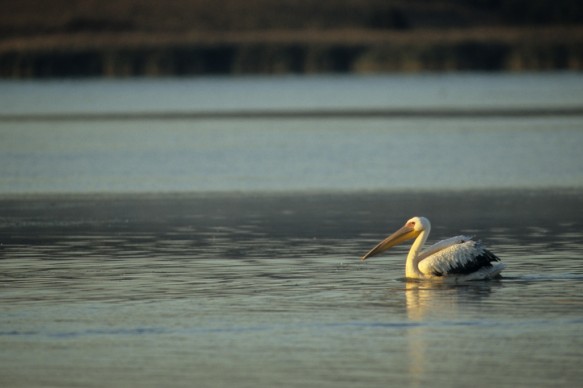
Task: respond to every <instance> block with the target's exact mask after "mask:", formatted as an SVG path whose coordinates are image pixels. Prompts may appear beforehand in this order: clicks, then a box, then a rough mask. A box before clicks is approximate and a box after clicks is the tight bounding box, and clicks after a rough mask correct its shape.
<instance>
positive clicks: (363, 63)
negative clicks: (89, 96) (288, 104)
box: [0, 0, 583, 78]
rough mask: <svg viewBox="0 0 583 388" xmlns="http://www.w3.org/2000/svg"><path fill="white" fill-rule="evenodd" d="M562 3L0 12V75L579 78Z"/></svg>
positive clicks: (571, 8) (574, 35)
mask: <svg viewBox="0 0 583 388" xmlns="http://www.w3.org/2000/svg"><path fill="white" fill-rule="evenodd" d="M582 22H583V3H581V2H580V1H572V0H437V1H430V0H406V1H405V0H391V1H387V0H320V1H313V0H248V1H240V0H219V1H205V0H168V1H163V2H161V1H150V0H116V1H98V0H54V1H50V2H47V1H40V0H19V1H6V0H2V1H0V76H1V77H4V78H31V77H85V76H91V77H97V76H108V77H125V76H174V75H195V74H287V73H301V74H303V73H323V72H334V73H382V72H396V71H399V72H400V71H405V72H420V71H455V70H487V71H496V70H511V71H520V70H536V71H540V70H581V69H583V44H582V43H583V25H582Z"/></svg>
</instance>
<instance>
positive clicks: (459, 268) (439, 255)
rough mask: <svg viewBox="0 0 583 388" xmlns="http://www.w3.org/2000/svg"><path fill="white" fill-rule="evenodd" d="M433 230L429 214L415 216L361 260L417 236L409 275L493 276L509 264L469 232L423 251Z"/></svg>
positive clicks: (409, 264) (487, 277)
mask: <svg viewBox="0 0 583 388" xmlns="http://www.w3.org/2000/svg"><path fill="white" fill-rule="evenodd" d="M430 231H431V223H430V222H429V220H428V219H427V218H425V217H413V218H411V219H410V220H408V221H407V222H406V223H405V225H404V226H403V227H402V228H401V229H399V230H398V231H396V232H395V233H393V234H392V235H390V236H389V237H387V238H386V239H384V240H383V241H381V242H380V243H378V244H377V245H376V246H375V247H374V248H373V249H371V250H370V251H369V252H368V253H367V254H366V255H364V256H363V257H362V259H361V260H366V259H367V258H369V257H371V256H374V255H377V254H379V253H381V252H383V251H385V250H387V249H389V248H391V247H393V246H395V245H397V244H399V243H402V242H404V241H407V240H412V239H415V241H414V242H413V245H412V246H411V250H410V251H409V254H408V255H407V262H406V265H405V276H406V277H407V278H413V279H428V278H429V279H431V278H439V279H445V278H447V279H454V280H456V281H460V280H462V281H463V280H480V279H493V278H496V277H499V276H500V272H501V271H502V270H503V269H504V268H505V267H506V265H505V264H503V263H501V262H500V259H499V258H498V257H497V256H496V255H494V254H493V253H492V252H490V251H489V250H487V249H486V247H485V246H484V245H483V244H482V243H481V242H480V241H474V240H472V239H471V237H468V236H455V237H451V238H448V239H446V240H442V241H439V242H438V243H435V244H433V245H432V246H430V247H429V248H427V249H425V250H423V251H422V248H423V245H424V244H425V242H426V241H427V238H428V237H429V232H430Z"/></svg>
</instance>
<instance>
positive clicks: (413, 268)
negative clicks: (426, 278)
mask: <svg viewBox="0 0 583 388" xmlns="http://www.w3.org/2000/svg"><path fill="white" fill-rule="evenodd" d="M430 231H431V228H430V227H428V228H426V229H424V230H423V231H422V232H421V233H420V234H419V236H417V238H416V239H415V241H414V242H413V245H411V249H410V250H409V254H408V255H407V263H406V264H405V277H408V278H422V277H423V273H421V271H419V254H420V253H421V248H423V245H424V244H425V241H427V237H429V232H430Z"/></svg>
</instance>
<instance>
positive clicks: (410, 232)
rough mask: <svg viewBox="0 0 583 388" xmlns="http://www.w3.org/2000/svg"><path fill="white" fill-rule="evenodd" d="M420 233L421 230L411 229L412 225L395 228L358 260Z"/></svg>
mask: <svg viewBox="0 0 583 388" xmlns="http://www.w3.org/2000/svg"><path fill="white" fill-rule="evenodd" d="M420 233H421V231H418V230H415V229H413V227H412V226H408V225H405V226H403V227H402V228H401V229H399V230H397V231H396V232H395V233H393V234H391V235H390V236H389V237H387V238H386V239H384V240H383V241H381V242H380V243H378V244H377V246H376V247H374V248H373V249H371V250H370V251H369V252H368V253H367V254H366V255H364V256H362V258H361V259H360V260H361V261H364V260H366V259H368V258H369V257H371V256H374V255H378V254H379V253H381V252H384V251H386V250H387V249H389V248H391V247H394V246H395V245H397V244H400V243H402V242H405V241H407V240H412V239H414V238H415V237H417V236H419V234H420Z"/></svg>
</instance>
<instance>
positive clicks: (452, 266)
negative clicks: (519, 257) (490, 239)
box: [419, 240, 500, 276]
mask: <svg viewBox="0 0 583 388" xmlns="http://www.w3.org/2000/svg"><path fill="white" fill-rule="evenodd" d="M496 261H500V259H499V258H498V257H497V256H496V255H495V254H493V253H492V252H490V251H489V250H487V249H486V248H485V247H484V245H483V244H482V243H481V242H479V241H472V240H468V241H463V242H460V243H459V244H454V245H452V246H449V247H447V248H445V249H442V250H440V251H439V252H437V253H435V254H433V255H431V256H429V257H427V258H425V259H423V260H422V261H421V262H420V263H419V269H420V270H421V272H423V273H424V274H426V275H433V276H444V275H467V274H471V273H474V272H476V271H478V270H480V269H481V268H489V267H492V262H496Z"/></svg>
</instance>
